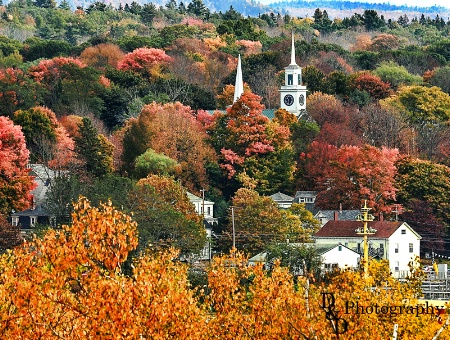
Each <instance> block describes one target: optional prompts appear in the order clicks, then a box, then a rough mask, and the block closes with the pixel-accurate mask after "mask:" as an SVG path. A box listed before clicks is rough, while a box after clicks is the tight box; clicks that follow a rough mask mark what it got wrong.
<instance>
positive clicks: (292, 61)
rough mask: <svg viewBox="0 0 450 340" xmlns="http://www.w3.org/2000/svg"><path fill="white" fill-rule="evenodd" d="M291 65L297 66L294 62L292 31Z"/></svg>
mask: <svg viewBox="0 0 450 340" xmlns="http://www.w3.org/2000/svg"><path fill="white" fill-rule="evenodd" d="M291 65H297V63H296V62H295V45H294V31H292V48H291Z"/></svg>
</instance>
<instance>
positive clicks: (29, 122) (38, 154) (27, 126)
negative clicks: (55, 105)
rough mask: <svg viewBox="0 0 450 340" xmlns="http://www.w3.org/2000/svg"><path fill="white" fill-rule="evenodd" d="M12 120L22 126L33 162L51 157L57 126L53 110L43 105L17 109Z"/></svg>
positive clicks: (44, 160)
mask: <svg viewBox="0 0 450 340" xmlns="http://www.w3.org/2000/svg"><path fill="white" fill-rule="evenodd" d="M13 121H14V123H15V124H18V125H20V126H21V127H22V131H23V133H24V135H25V141H26V144H27V148H28V150H29V151H30V153H31V154H30V157H31V161H32V162H33V163H36V162H41V163H42V162H46V161H48V160H50V159H52V158H53V155H52V153H53V149H54V147H55V145H56V128H57V126H58V122H57V120H56V116H55V113H54V112H53V111H51V110H49V109H47V108H44V107H33V108H31V109H29V110H19V111H16V112H15V113H14V118H13Z"/></svg>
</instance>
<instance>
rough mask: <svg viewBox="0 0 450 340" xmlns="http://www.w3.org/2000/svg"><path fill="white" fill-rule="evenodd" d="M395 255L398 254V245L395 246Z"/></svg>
mask: <svg viewBox="0 0 450 340" xmlns="http://www.w3.org/2000/svg"><path fill="white" fill-rule="evenodd" d="M394 253H398V243H396V244H395V249H394Z"/></svg>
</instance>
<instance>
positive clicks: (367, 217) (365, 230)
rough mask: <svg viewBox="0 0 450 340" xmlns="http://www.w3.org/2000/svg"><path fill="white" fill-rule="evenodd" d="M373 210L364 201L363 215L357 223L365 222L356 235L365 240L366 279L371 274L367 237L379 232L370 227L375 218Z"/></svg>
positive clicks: (359, 216) (360, 215) (356, 231)
mask: <svg viewBox="0 0 450 340" xmlns="http://www.w3.org/2000/svg"><path fill="white" fill-rule="evenodd" d="M370 210H371V208H368V207H367V201H364V207H362V208H361V214H359V215H358V216H357V217H356V220H357V221H361V222H363V227H362V228H357V229H356V230H355V233H356V234H358V235H362V236H363V239H364V277H365V278H367V276H368V273H369V247H368V244H367V236H369V235H373V234H375V233H376V232H377V230H376V229H373V228H372V227H368V223H369V222H372V221H373V220H374V219H375V218H374V217H373V215H371V214H369V211H370Z"/></svg>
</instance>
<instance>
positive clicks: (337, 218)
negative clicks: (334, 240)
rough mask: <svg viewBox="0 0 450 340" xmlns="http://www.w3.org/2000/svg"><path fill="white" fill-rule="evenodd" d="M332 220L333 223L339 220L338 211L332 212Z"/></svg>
mask: <svg viewBox="0 0 450 340" xmlns="http://www.w3.org/2000/svg"><path fill="white" fill-rule="evenodd" d="M334 220H335V221H338V220H339V212H338V211H335V212H334Z"/></svg>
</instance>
